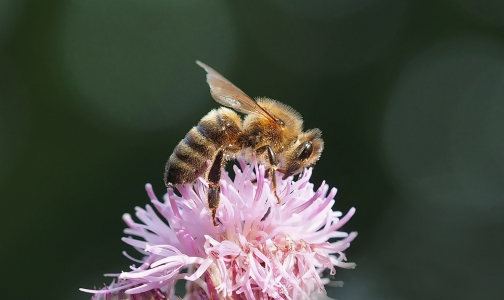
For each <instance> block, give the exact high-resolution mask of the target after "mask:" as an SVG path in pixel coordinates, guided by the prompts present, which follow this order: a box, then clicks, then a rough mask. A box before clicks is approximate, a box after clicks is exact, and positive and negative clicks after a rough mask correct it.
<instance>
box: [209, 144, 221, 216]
mask: <svg viewBox="0 0 504 300" xmlns="http://www.w3.org/2000/svg"><path fill="white" fill-rule="evenodd" d="M223 156H224V150H222V149H221V150H219V152H218V153H217V156H215V159H214V161H213V163H212V166H211V167H210V171H209V172H208V175H207V181H208V192H207V194H208V209H209V210H210V212H211V213H212V221H213V224H214V226H219V224H218V223H217V220H216V217H215V216H216V214H217V208H219V203H220V184H219V180H220V178H221V169H222V166H223V164H224V160H223Z"/></svg>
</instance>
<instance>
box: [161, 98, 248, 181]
mask: <svg viewBox="0 0 504 300" xmlns="http://www.w3.org/2000/svg"><path fill="white" fill-rule="evenodd" d="M241 132H242V124H241V118H240V117H239V116H238V114H237V113H235V112H234V111H232V110H230V109H227V108H224V107H222V108H219V109H218V110H212V111H210V112H209V113H208V114H207V115H206V116H204V117H203V118H202V119H201V120H200V121H199V123H198V125H197V126H195V127H193V128H192V129H191V130H190V131H189V132H188V133H187V134H186V136H185V138H184V139H183V140H182V141H180V143H179V144H178V145H177V147H176V148H175V150H174V151H173V153H172V155H171V156H170V158H169V159H168V163H167V164H166V169H165V183H166V185H167V186H173V185H176V184H186V183H193V182H195V181H196V178H198V177H199V176H202V175H204V174H205V172H206V171H207V166H206V161H207V160H211V161H212V162H213V161H214V159H215V156H216V155H217V153H218V151H219V150H220V149H222V148H223V147H225V146H232V147H239V145H237V141H238V137H239V136H240V135H241Z"/></svg>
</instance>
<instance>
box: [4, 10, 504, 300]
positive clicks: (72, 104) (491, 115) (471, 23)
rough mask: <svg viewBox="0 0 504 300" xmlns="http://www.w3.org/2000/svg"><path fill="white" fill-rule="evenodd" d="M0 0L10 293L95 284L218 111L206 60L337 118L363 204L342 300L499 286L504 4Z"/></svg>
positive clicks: (345, 191) (341, 181)
mask: <svg viewBox="0 0 504 300" xmlns="http://www.w3.org/2000/svg"><path fill="white" fill-rule="evenodd" d="M307 3H308V1H280V0H276V1H255V2H253V3H248V4H245V3H241V2H240V3H239V2H238V1H233V2H232V1H214V2H211V4H210V2H209V1H203V0H199V1H198V0H192V1H167V0H166V1H165V0H127V1H126V0H108V1H98V0H93V1H91V0H90V1H85V0H71V1H63V0H60V1H57V0H54V1H49V0H47V1H28V0H0V74H1V76H0V199H1V204H2V207H1V209H0V212H1V213H0V214H1V215H0V228H2V231H1V233H2V235H1V243H0V255H1V256H0V257H1V258H2V261H3V262H2V267H3V272H2V276H1V280H0V282H1V286H2V287H3V289H2V298H3V299H19V298H22V299H32V298H33V299H34V298H38V299H89V298H90V297H89V295H87V294H84V293H81V292H79V291H78V288H79V287H86V288H91V287H93V286H98V287H100V286H102V285H103V283H107V284H108V283H109V282H110V280H109V279H107V278H103V277H102V274H103V273H108V272H119V271H121V270H126V269H128V266H129V264H130V261H129V260H128V259H126V258H124V257H123V256H122V255H121V252H122V251H123V250H127V251H128V252H133V251H132V249H131V248H130V247H128V246H126V245H125V244H124V243H122V242H121V240H120V238H121V237H122V236H123V233H122V229H123V228H124V224H123V222H122V220H121V215H122V214H123V213H126V212H128V213H133V212H134V207H135V206H144V205H146V204H147V203H148V198H147V196H146V194H145V192H144V184H145V183H147V182H150V183H152V184H153V186H154V189H155V191H156V192H157V193H158V195H161V194H162V193H163V191H164V184H163V182H162V174H163V170H164V164H165V162H166V160H167V158H168V156H169V155H170V153H171V151H172V150H173V148H174V147H175V145H176V144H177V143H178V141H179V140H180V139H181V138H182V137H183V136H184V135H185V133H186V132H187V131H188V130H189V129H190V128H191V126H193V125H195V124H196V123H197V122H198V120H199V119H200V118H201V117H202V116H203V115H204V114H205V113H206V112H208V111H209V110H210V109H212V108H215V107H218V105H217V103H215V102H214V101H213V100H212V99H211V97H210V95H209V93H208V86H207V85H206V83H205V74H204V72H203V70H201V69H200V68H199V67H198V66H197V65H196V64H195V63H194V61H195V60H196V59H199V60H201V61H203V62H205V63H207V64H208V65H210V66H212V67H213V68H215V69H216V70H218V71H219V72H221V73H222V74H223V75H224V76H226V77H227V78H228V79H229V80H231V81H232V82H233V83H235V84H236V85H237V86H239V87H240V88H241V89H243V90H244V91H245V92H246V93H248V94H249V95H251V96H268V97H271V98H274V99H278V100H280V101H282V102H284V103H286V104H288V105H291V106H292V107H294V108H295V109H296V110H298V111H299V112H300V113H301V114H302V115H303V117H304V119H305V127H307V128H313V127H318V128H320V129H321V130H322V131H323V133H324V140H325V142H326V148H325V151H324V154H323V156H322V159H321V160H320V162H319V163H318V164H317V166H316V168H315V171H314V176H313V178H312V179H313V180H312V181H313V182H314V183H315V184H320V182H321V181H322V180H326V182H328V183H329V184H330V185H331V186H336V187H337V188H338V195H337V196H336V200H337V201H336V206H335V207H334V208H335V209H337V210H341V211H343V212H346V211H348V209H349V208H350V207H352V206H354V207H356V208H357V214H356V215H355V217H354V218H353V219H352V221H351V222H350V223H349V224H348V225H347V226H346V228H345V229H346V230H348V231H353V230H356V231H358V232H359V237H358V238H357V239H356V241H355V242H353V243H352V247H351V248H350V249H349V250H348V251H347V255H348V257H349V259H350V260H351V261H355V262H356V263H357V265H358V267H357V269H355V270H351V271H346V270H338V274H337V275H336V277H335V278H336V280H343V281H345V287H344V288H338V289H330V294H331V296H332V297H337V298H338V299H443V300H446V299H502V298H504V292H503V291H502V289H501V288H500V283H501V282H502V279H503V276H502V275H501V271H500V269H501V267H503V266H504V259H503V258H502V257H501V256H502V255H501V253H502V248H503V247H504V239H503V238H502V236H503V235H502V232H503V230H504V205H503V199H504V198H503V197H504V188H503V187H504V180H503V179H504V171H503V170H504V159H503V157H504V142H503V141H504V139H503V137H504V124H503V123H504V121H503V120H504V93H503V92H504V21H503V20H504V8H503V7H502V4H500V2H499V1H492V0H486V1H476V0H474V1H472V0H452V1H448V0H446V1H400V0H385V1H377V0H339V1H337V0H335V1H329V0H326V1H316V4H313V3H312V4H307Z"/></svg>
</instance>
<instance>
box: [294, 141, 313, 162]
mask: <svg viewBox="0 0 504 300" xmlns="http://www.w3.org/2000/svg"><path fill="white" fill-rule="evenodd" d="M312 152H313V147H312V142H304V143H303V144H302V145H301V149H300V151H299V155H298V158H299V159H300V160H306V159H308V158H309V157H310V155H312Z"/></svg>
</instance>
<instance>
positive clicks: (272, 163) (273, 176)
mask: <svg viewBox="0 0 504 300" xmlns="http://www.w3.org/2000/svg"><path fill="white" fill-rule="evenodd" d="M264 151H268V158H269V163H270V166H271V167H270V168H269V169H268V173H267V176H270V177H271V189H272V190H273V193H274V194H275V197H276V198H277V201H278V204H281V203H282V201H281V200H280V197H278V194H277V175H276V170H277V169H278V160H277V157H276V154H275V151H273V149H272V148H271V147H270V146H263V147H261V148H259V149H257V150H256V152H257V153H259V154H260V153H262V152H264Z"/></svg>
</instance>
